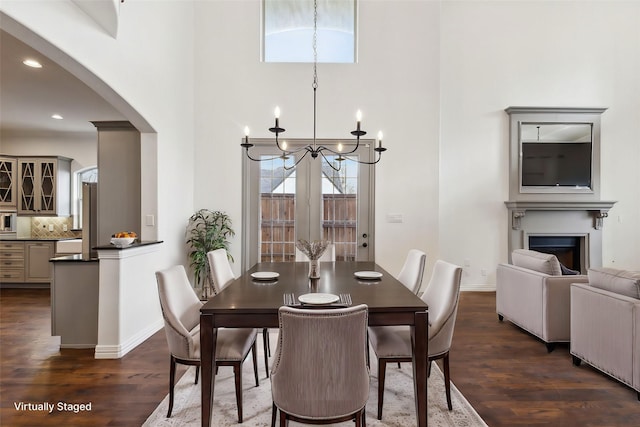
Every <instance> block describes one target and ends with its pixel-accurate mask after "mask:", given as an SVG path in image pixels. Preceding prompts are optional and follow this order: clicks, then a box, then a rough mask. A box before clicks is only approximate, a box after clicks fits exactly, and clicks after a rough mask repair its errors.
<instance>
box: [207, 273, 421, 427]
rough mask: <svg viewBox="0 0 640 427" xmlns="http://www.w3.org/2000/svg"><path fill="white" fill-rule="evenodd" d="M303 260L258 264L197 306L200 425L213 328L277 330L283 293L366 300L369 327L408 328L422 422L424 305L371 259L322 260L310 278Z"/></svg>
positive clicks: (210, 390)
mask: <svg viewBox="0 0 640 427" xmlns="http://www.w3.org/2000/svg"><path fill="white" fill-rule="evenodd" d="M308 264H309V263H308V262H260V263H257V264H255V265H254V266H253V267H252V268H250V269H249V270H247V271H246V272H245V273H243V274H242V275H241V276H240V277H238V278H236V279H235V280H234V281H233V282H231V283H230V284H229V285H228V286H227V287H225V288H224V289H223V290H222V291H221V292H220V293H218V294H217V295H216V296H214V297H213V298H211V299H210V300H209V301H207V302H206V303H205V304H204V305H203V306H202V307H201V309H200V357H201V370H202V379H201V390H202V393H201V404H202V405H201V411H202V426H203V427H210V426H211V420H212V411H213V395H214V386H215V380H214V374H215V372H216V361H215V353H216V338H217V329H218V328H222V327H225V328H278V326H279V325H278V309H279V308H280V307H281V306H283V305H284V304H285V301H289V302H291V297H289V298H288V299H287V295H289V296H290V295H291V294H293V295H294V298H293V300H294V302H295V303H296V304H298V303H299V297H300V296H307V297H309V295H308V294H314V293H318V294H330V295H336V296H337V295H349V296H350V297H351V298H350V301H349V302H350V303H351V304H353V305H357V304H366V305H367V306H368V311H369V316H368V319H369V326H388V325H408V326H409V327H410V329H411V338H412V339H411V344H412V350H413V363H412V365H413V380H414V395H415V407H416V425H417V426H419V427H425V426H427V364H428V362H427V356H428V307H427V304H426V303H425V302H424V301H422V300H421V299H420V298H419V297H418V296H416V295H415V294H414V293H413V292H411V291H410V290H409V289H408V288H406V287H405V286H404V285H403V284H402V283H401V282H400V281H398V280H397V279H396V278H395V277H393V276H392V275H391V274H389V273H388V272H387V271H385V270H384V269H383V268H382V267H380V266H379V265H378V264H376V263H374V262H370V261H334V262H321V263H320V277H319V278H314V279H310V278H309V266H308ZM311 296H313V295H311ZM302 299H303V300H305V299H306V298H304V297H303V298H302ZM341 300H342V299H341ZM310 301H313V298H311V299H310ZM299 307H304V305H299Z"/></svg>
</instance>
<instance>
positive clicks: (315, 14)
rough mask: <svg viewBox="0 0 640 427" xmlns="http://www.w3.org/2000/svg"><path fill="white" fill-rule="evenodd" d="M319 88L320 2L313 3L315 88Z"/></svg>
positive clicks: (315, 0)
mask: <svg viewBox="0 0 640 427" xmlns="http://www.w3.org/2000/svg"><path fill="white" fill-rule="evenodd" d="M317 87H318V0H314V1H313V88H314V89H316V88H317Z"/></svg>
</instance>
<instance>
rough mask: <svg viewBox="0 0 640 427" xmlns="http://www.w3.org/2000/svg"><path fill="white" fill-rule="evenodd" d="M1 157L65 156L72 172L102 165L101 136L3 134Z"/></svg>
mask: <svg viewBox="0 0 640 427" xmlns="http://www.w3.org/2000/svg"><path fill="white" fill-rule="evenodd" d="M1 141H2V143H1V144H0V153H3V154H10V155H14V156H63V157H69V158H71V159H73V161H72V162H71V172H75V171H77V170H79V169H83V168H86V167H88V166H96V165H97V164H98V159H97V155H98V132H97V131H96V132H88V133H79V132H65V133H57V132H56V133H51V132H47V133H46V134H40V133H36V134H30V133H16V132H2V135H1Z"/></svg>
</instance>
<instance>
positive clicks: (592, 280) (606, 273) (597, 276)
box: [588, 268, 640, 299]
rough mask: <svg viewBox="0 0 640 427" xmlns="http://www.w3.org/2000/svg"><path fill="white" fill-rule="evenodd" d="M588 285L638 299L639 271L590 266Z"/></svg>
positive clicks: (639, 297)
mask: <svg viewBox="0 0 640 427" xmlns="http://www.w3.org/2000/svg"><path fill="white" fill-rule="evenodd" d="M588 276H589V285H591V286H593V287H594V288H599V289H604V290H606V291H611V292H615V293H616V294H620V295H626V296H628V297H631V298H636V299H640V271H627V270H617V269H615V268H592V269H590V270H589V272H588Z"/></svg>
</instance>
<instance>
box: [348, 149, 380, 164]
mask: <svg viewBox="0 0 640 427" xmlns="http://www.w3.org/2000/svg"><path fill="white" fill-rule="evenodd" d="M345 159H347V160H349V161H351V162H356V163H360V164H361V165H375V164H376V163H378V162H379V161H380V159H382V153H381V152H379V151H378V158H377V159H376V160H374V161H373V162H366V161H364V160H356V159H351V158H349V157H345Z"/></svg>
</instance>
